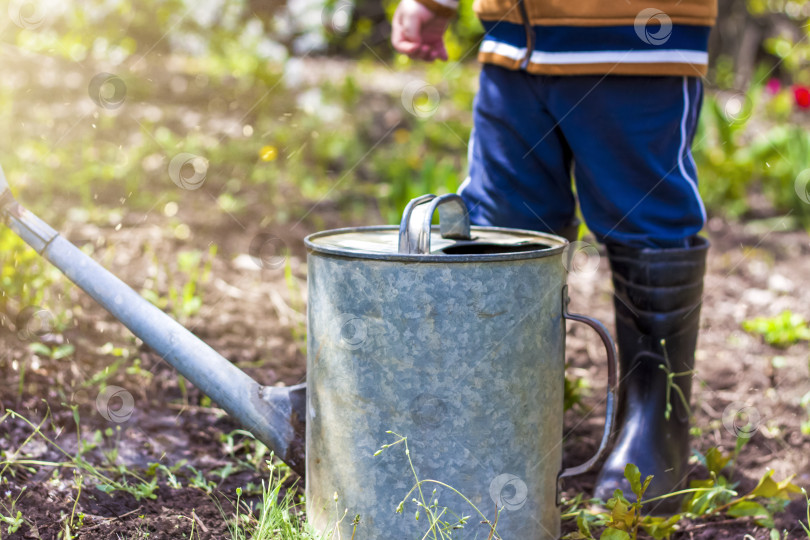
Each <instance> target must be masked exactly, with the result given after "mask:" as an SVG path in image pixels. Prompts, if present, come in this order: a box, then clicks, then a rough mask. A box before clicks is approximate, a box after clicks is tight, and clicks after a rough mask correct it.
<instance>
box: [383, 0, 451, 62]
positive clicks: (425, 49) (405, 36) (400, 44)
mask: <svg viewBox="0 0 810 540" xmlns="http://www.w3.org/2000/svg"><path fill="white" fill-rule="evenodd" d="M449 23H450V19H448V18H446V17H441V16H439V15H436V14H435V13H433V12H432V11H430V10H429V9H428V8H426V7H425V6H423V5H422V4H420V3H419V2H417V1H416V0H402V1H401V2H400V3H399V5H398V6H397V10H396V12H395V13H394V20H393V21H392V23H391V26H392V28H391V44H392V45H393V46H394V49H396V50H397V51H399V52H401V53H403V54H407V55H408V56H410V57H411V58H417V59H419V60H427V61H428V62H432V61H433V60H436V59H437V58H438V59H440V60H447V49H445V48H444V39H443V36H444V31H445V30H447V25H448V24H449Z"/></svg>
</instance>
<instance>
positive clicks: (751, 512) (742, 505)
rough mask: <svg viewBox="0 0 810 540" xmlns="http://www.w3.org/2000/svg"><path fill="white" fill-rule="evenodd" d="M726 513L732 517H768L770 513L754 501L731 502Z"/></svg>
mask: <svg viewBox="0 0 810 540" xmlns="http://www.w3.org/2000/svg"><path fill="white" fill-rule="evenodd" d="M726 513H727V514H728V515H730V516H732V517H745V516H752V517H770V515H771V513H770V512H768V509H767V508H765V507H764V506H762V505H761V504H759V503H758V502H756V501H740V502H738V503H735V504H732V505H731V506H730V507H729V508H728V511H727V512H726Z"/></svg>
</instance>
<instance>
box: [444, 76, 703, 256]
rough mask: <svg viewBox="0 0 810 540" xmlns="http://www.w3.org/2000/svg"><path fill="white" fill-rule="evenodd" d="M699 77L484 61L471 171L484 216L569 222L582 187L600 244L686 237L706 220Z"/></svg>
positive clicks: (478, 213) (473, 203) (468, 188)
mask: <svg viewBox="0 0 810 540" xmlns="http://www.w3.org/2000/svg"><path fill="white" fill-rule="evenodd" d="M702 95H703V87H702V84H701V81H700V79H699V78H696V77H647V76H610V75H606V76H601V75H597V76H548V75H531V74H528V73H526V72H523V71H511V70H508V69H505V68H501V67H499V66H495V65H489V64H486V65H484V66H483V69H482V71H481V85H480V90H479V92H478V95H477V96H476V99H475V106H474V110H473V133H472V136H471V139H470V148H469V154H470V171H469V178H467V180H465V181H464V184H462V186H461V188H460V189H459V193H461V196H462V197H463V198H464V200H465V202H466V203H467V206H468V208H469V209H470V217H471V219H472V222H473V223H475V224H478V225H493V226H500V227H514V228H521V229H532V230H540V231H547V232H554V231H561V230H562V229H564V228H565V227H566V226H569V225H570V224H571V223H572V222H573V221H574V220H575V205H576V200H575V195H574V187H573V186H572V180H571V179H572V175H573V178H574V182H573V184H574V185H575V187H576V198H577V199H579V204H580V208H581V210H582V215H583V217H584V218H585V222H586V224H587V225H588V228H589V229H590V230H591V231H592V232H593V233H594V234H595V235H596V237H597V239H598V240H599V241H601V242H616V243H620V244H624V245H628V246H632V247H639V248H643V247H651V248H668V247H678V246H683V245H684V239H686V238H689V237H691V236H693V235H695V234H696V233H697V232H698V231H700V229H701V228H703V225H704V224H705V221H706V210H705V209H704V207H703V202H702V201H701V199H700V195H699V194H698V188H697V175H696V172H697V171H696V168H695V162H694V161H693V159H692V154H691V149H690V148H691V144H692V140H693V138H694V135H695V128H696V126H697V120H698V113H699V111H700V105H701V102H702Z"/></svg>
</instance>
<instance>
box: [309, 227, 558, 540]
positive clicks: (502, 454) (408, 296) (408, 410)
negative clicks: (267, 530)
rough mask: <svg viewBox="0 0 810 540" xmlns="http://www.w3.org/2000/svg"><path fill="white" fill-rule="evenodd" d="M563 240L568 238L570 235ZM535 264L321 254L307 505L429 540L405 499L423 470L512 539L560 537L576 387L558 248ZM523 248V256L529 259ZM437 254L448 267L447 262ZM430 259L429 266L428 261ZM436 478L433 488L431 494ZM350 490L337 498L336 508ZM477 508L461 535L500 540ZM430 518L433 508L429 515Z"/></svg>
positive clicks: (450, 498)
mask: <svg viewBox="0 0 810 540" xmlns="http://www.w3.org/2000/svg"><path fill="white" fill-rule="evenodd" d="M557 243H558V244H559V245H560V246H562V245H563V244H564V241H563V240H562V239H559V240H557ZM552 251H553V253H552V254H551V256H548V255H549V254H544V255H542V256H540V257H539V258H537V257H536V258H526V259H522V260H507V261H500V262H498V261H495V262H492V261H488V262H480V263H476V262H463V261H462V262H456V263H453V264H447V263H442V262H443V261H446V260H447V259H445V256H441V255H439V256H434V260H435V263H431V262H421V263H416V264H414V263H402V262H400V261H396V260H395V261H385V260H375V259H356V258H347V257H336V256H330V255H327V254H325V253H313V252H311V253H310V256H309V261H308V264H309V295H308V297H309V299H310V304H309V314H308V325H309V334H308V335H309V337H308V339H309V343H308V351H309V357H308V366H307V369H308V384H309V390H308V392H309V395H308V399H309V403H308V416H309V417H308V418H307V511H308V518H309V520H310V521H311V522H312V523H313V524H314V525H315V526H316V528H318V529H321V530H327V529H330V528H334V527H335V522H337V521H338V520H340V518H341V517H342V516H343V514H344V510H345V511H346V517H345V518H343V521H342V522H341V523H340V525H339V526H338V527H339V528H340V531H341V537H343V538H351V537H352V529H353V525H352V520H353V518H354V516H355V515H357V514H359V515H360V524H359V526H358V528H357V532H356V534H355V536H354V538H355V539H356V540H370V539H380V538H395V539H397V540H407V539H411V538H421V537H422V535H423V534H424V533H425V532H426V531H427V524H426V521H425V519H424V517H423V518H422V519H421V520H420V521H416V520H415V519H414V512H415V510H416V507H415V506H414V504H413V503H410V498H411V497H412V496H413V494H412V495H411V496H410V497H408V501H407V502H408V504H407V505H406V511H405V512H404V513H403V514H397V513H395V510H396V508H397V505H398V504H399V503H400V501H401V500H402V499H403V498H404V497H405V496H406V494H407V493H408V491H409V490H410V489H411V487H413V485H414V483H415V479H414V476H413V473H412V472H411V468H410V465H409V463H408V459H407V456H406V455H405V452H404V447H403V446H402V445H398V446H394V447H392V448H389V449H387V450H385V451H384V452H383V453H382V454H381V455H379V456H377V457H374V456H373V454H374V453H375V452H376V451H377V450H378V449H379V448H380V446H381V445H382V444H386V443H391V442H393V441H394V440H396V438H395V437H394V436H392V435H390V434H387V433H386V431H389V430H391V431H395V432H397V433H399V434H401V435H404V436H407V437H408V444H409V446H410V457H411V459H412V460H413V464H414V467H415V470H416V473H417V474H418V476H419V478H420V479H421V480H427V479H434V480H439V481H442V482H446V483H447V484H449V485H451V486H453V487H454V488H455V489H457V490H459V491H460V492H461V493H463V494H464V495H466V496H467V497H469V499H470V500H471V502H472V503H474V504H475V505H476V506H477V507H478V508H479V509H480V510H481V511H482V512H484V513H485V514H486V515H487V516H488V517H489V518H491V519H494V517H495V509H496V505H497V507H499V508H502V511H501V513H500V516H499V518H498V526H497V531H498V534H499V535H500V536H501V537H502V538H508V539H515V538H526V539H529V538H531V539H540V538H542V539H546V538H556V537H557V535H558V530H559V513H558V508H557V506H556V479H557V475H558V473H559V471H560V465H561V451H562V449H561V439H562V417H563V415H562V412H563V411H562V406H563V395H562V392H563V380H564V373H563V369H564V346H565V341H564V340H565V334H564V320H563V317H562V301H561V295H562V289H563V286H564V284H565V268H564V267H563V264H562V256H561V251H562V250H561V249H556V248H555V249H553V250H552ZM521 255H525V254H521ZM436 259H438V260H436ZM428 260H430V259H428ZM434 487H435V486H434V485H433V484H425V485H424V486H423V491H424V492H425V493H426V496H427V497H429V498H432V497H431V496H430V493H431V492H432V490H433V488H434ZM335 496H337V501H335ZM437 497H438V499H439V505H440V506H442V507H445V506H446V507H448V508H449V509H450V510H451V511H453V512H455V513H457V514H458V515H459V516H460V515H473V516H474V517H472V518H471V519H470V522H469V524H468V525H467V526H466V527H465V529H464V531H463V532H460V533H458V534H456V533H454V535H453V538H457V537H458V538H487V537H488V534H489V529H488V528H487V527H486V526H483V525H480V524H479V523H478V522H479V521H480V518H479V517H478V516H477V515H475V513H474V511H473V509H472V508H470V507H469V505H468V504H467V503H465V502H464V501H463V500H462V499H461V498H460V497H458V496H457V495H455V494H453V493H452V492H451V491H449V490H447V489H444V488H439V490H438V492H437ZM422 515H423V516H424V511H422Z"/></svg>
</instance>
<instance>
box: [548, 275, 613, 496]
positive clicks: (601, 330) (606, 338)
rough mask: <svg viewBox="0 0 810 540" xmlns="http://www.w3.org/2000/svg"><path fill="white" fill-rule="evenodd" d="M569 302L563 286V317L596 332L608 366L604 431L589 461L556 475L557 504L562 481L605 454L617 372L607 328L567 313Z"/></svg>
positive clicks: (585, 317)
mask: <svg viewBox="0 0 810 540" xmlns="http://www.w3.org/2000/svg"><path fill="white" fill-rule="evenodd" d="M570 300H571V299H570V298H568V285H565V286H563V290H562V302H563V317H564V318H566V319H569V320H572V321H576V322H581V323H585V324H587V325H588V326H590V327H591V328H593V329H594V330H596V333H597V334H599V337H600V338H602V343H604V345H605V352H607V364H608V383H607V399H606V406H605V429H604V431H603V433H602V440H601V441H599V448H597V449H596V453H595V454H594V455H593V456H592V457H591V459H589V460H588V461H586V462H585V463H583V464H581V465H578V466H576V467H568V468H567V469H563V470H562V471H560V474H558V475H557V504H559V502H560V494H561V493H562V479H563V478H568V477H569V476H576V475H578V474H582V473H584V472H587V471H589V470H590V469H591V468H592V467H593V466H594V464H595V463H596V462H597V461H599V458H601V457H602V455H603V454H604V453H605V449H606V448H607V445H608V443H609V442H610V439H611V436H612V434H613V423H614V421H615V419H616V383H617V371H618V367H617V364H616V345H615V344H614V343H613V338H612V337H611V336H610V334H609V333H608V331H607V328H605V325H603V324H602V323H601V322H599V321H597V320H596V319H593V318H591V317H587V316H585V315H578V314H576V313H571V312H570V311H568V303H569V302H570Z"/></svg>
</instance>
